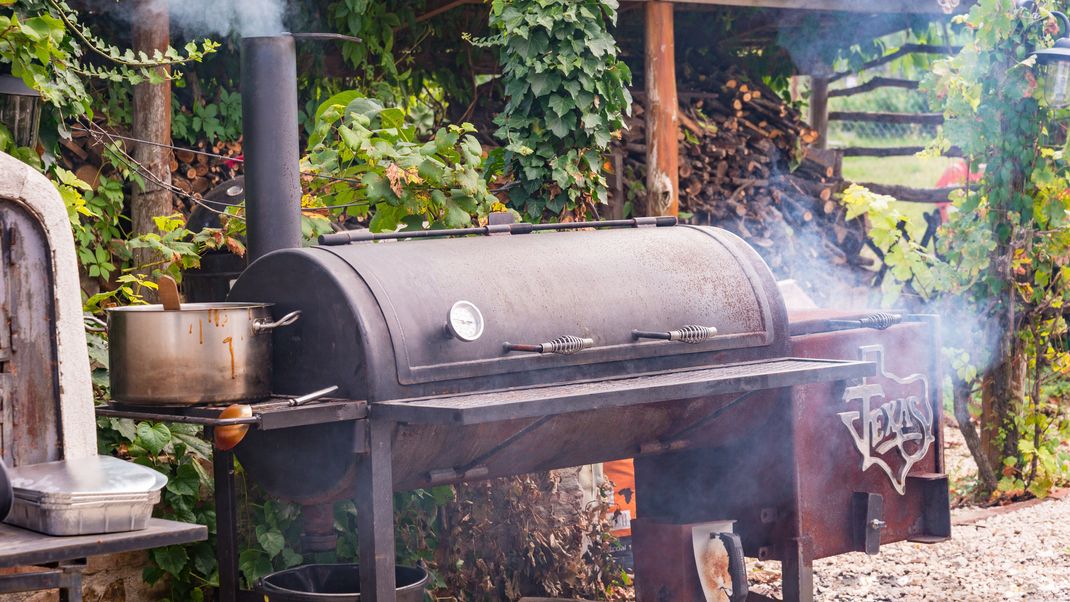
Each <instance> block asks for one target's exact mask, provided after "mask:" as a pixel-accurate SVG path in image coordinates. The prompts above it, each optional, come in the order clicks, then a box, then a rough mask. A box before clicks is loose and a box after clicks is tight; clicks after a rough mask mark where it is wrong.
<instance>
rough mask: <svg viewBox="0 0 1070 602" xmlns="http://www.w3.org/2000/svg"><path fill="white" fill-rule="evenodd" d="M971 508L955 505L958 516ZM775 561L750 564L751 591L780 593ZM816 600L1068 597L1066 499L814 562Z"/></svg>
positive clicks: (1069, 519)
mask: <svg viewBox="0 0 1070 602" xmlns="http://www.w3.org/2000/svg"><path fill="white" fill-rule="evenodd" d="M970 512H972V511H970V510H965V511H955V512H954V513H953V515H952V517H953V519H960V518H961V517H962V516H964V515H966V514H968V513H970ZM779 568H780V567H779V564H778V563H768V562H766V563H756V564H755V565H754V566H753V567H751V586H752V589H753V590H754V591H757V592H759V593H763V594H766V595H776V596H778V597H779V593H780V592H779V585H780V584H779V579H780V574H779ZM814 572H815V587H814V591H815V595H816V598H817V599H818V600H822V601H825V600H828V601H837V602H840V601H843V602H846V601H851V602H863V601H865V602H876V601H885V600H888V601H891V600H896V601H899V600H902V601H910V600H941V601H943V600H958V601H962V602H972V601H985V602H989V601H995V600H1030V601H1038V602H1040V601H1045V602H1066V601H1068V600H1070V498H1064V499H1060V500H1049V501H1045V502H1041V503H1039V504H1035V505H1031V506H1029V507H1025V508H1021V509H1015V510H1013V511H1010V512H1006V513H1003V514H998V515H995V516H990V517H989V518H986V519H982V520H980V521H978V522H976V523H974V524H969V525H956V526H954V528H953V529H952V538H951V541H947V542H944V543H940V544H934V545H925V544H915V543H909V542H901V543H897V544H892V545H887V546H883V547H882V548H881V553H880V555H879V556H866V555H865V554H861V553H852V554H846V555H843V556H838V557H835V558H828V559H824V560H819V561H817V562H815V563H814Z"/></svg>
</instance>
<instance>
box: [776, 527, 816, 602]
mask: <svg viewBox="0 0 1070 602" xmlns="http://www.w3.org/2000/svg"><path fill="white" fill-rule="evenodd" d="M784 552H785V553H784V561H783V562H782V563H781V568H782V570H783V576H782V577H781V583H782V584H783V589H784V602H813V601H814V543H813V541H811V540H810V538H809V537H806V536H803V537H799V538H798V539H792V540H790V541H789V542H788V544H787V546H786V548H785V550H784Z"/></svg>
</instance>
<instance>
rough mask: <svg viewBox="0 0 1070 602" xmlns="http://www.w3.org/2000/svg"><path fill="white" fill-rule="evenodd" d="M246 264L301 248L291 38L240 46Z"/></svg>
mask: <svg viewBox="0 0 1070 602" xmlns="http://www.w3.org/2000/svg"><path fill="white" fill-rule="evenodd" d="M241 77H242V83H241V85H242V120H243V124H244V126H243V127H244V134H245V143H244V151H245V188H246V194H245V198H246V202H245V217H246V235H247V236H248V248H249V261H250V262H253V261H255V260H256V259H258V258H260V257H262V256H264V255H266V254H268V253H270V252H272V251H277V250H279V249H290V248H295V247H300V246H301V180H300V168H299V162H300V156H299V151H300V149H299V147H300V139H299V137H298V122H297V119H298V118H297V54H296V51H295V50H294V36H292V35H290V34H282V35H275V36H262V37H261V36H258V37H246V38H242V41H241Z"/></svg>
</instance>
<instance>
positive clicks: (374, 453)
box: [229, 219, 946, 601]
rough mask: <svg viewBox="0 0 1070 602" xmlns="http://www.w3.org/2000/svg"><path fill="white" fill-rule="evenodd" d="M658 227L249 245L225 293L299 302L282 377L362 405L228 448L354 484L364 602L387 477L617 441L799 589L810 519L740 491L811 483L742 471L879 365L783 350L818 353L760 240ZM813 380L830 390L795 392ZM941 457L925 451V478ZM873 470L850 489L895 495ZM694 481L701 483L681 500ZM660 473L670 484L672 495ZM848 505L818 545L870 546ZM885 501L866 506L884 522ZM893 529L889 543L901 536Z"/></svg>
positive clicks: (546, 465) (389, 541)
mask: <svg viewBox="0 0 1070 602" xmlns="http://www.w3.org/2000/svg"><path fill="white" fill-rule="evenodd" d="M658 223H660V224H663V225H667V224H668V223H671V222H668V223H667V222H666V221H665V220H661V221H660V222H659V221H655V220H649V219H648V220H639V221H638V222H636V225H645V226H648V227H637V228H624V229H602V230H597V231H580V232H548V233H525V234H512V235H509V234H508V233H509V232H510V231H512V232H527V231H529V230H530V226H526V225H507V226H499V227H496V228H491V230H495V231H497V232H500V233H502V234H503V235H501V236H475V237H465V238H435V239H431V240H416V241H389V242H361V243H355V244H340V245H332V246H327V245H323V246H319V247H315V248H311V249H299V250H284V251H278V252H275V253H271V254H269V255H267V256H265V257H263V258H262V259H260V260H258V261H256V262H255V263H253V265H251V266H250V267H249V268H248V270H247V271H246V272H245V273H244V274H243V275H242V276H241V278H239V280H238V281H237V283H236V284H235V286H234V289H233V291H232V293H231V295H230V297H229V298H230V300H242V301H262V302H273V303H275V304H277V306H276V308H275V309H276V312H281V313H285V312H289V311H293V310H301V311H302V312H303V319H302V320H301V321H300V322H299V323H298V324H297V325H296V327H294V328H292V329H290V330H289V331H288V332H278V333H277V334H276V335H275V336H276V340H275V344H274V349H275V358H274V366H275V385H274V390H275V392H276V393H277V394H284V395H285V394H301V393H304V392H307V391H310V390H314V389H318V388H322V387H327V386H331V385H338V386H340V387H341V389H340V392H339V395H340V396H344V397H347V398H349V399H366V400H368V402H369V410H368V417H367V419H361V420H356V421H350V422H337V423H331V424H325V425H309V426H300V427H295V428H292V429H286V431H285V434H286V436H285V437H276V436H273V435H272V434H271V433H269V432H267V431H264V432H261V431H257V430H253V431H251V432H250V433H249V435H248V437H247V438H246V440H245V441H244V442H243V443H242V444H241V445H239V446H238V448H237V450H236V452H237V454H238V456H239V458H240V459H241V461H242V464H243V466H244V467H245V468H246V470H247V471H248V473H249V474H250V476H252V477H253V478H254V479H256V480H257V481H259V482H260V483H261V484H262V485H263V486H264V487H265V488H266V489H267V490H268V491H269V492H271V493H273V494H275V495H278V496H280V497H283V498H287V499H291V500H295V501H298V502H302V503H305V504H317V503H324V502H328V501H330V500H333V499H338V498H341V497H355V498H356V500H357V503H358V508H359V511H358V517H359V521H360V522H359V528H360V530H361V532H360V542H361V562H362V578H363V583H362V592H363V595H364V596H368V597H369V598H364V599H373V600H379V601H382V600H392V599H393V592H394V585H393V557H394V542H393V524H392V493H393V491H394V490H404V489H410V488H415V487H422V486H428V485H437V484H443V483H453V482H459V481H464V480H477V479H483V478H490V477H496V476H503V475H511V474H520V473H526V472H532V471H539V470H546V469H551V468H560V467H568V466H576V465H581V464H586V463H592V462H601V461H606V460H612V459H619V458H625V457H642V458H644V459H643V460H641V462H640V463H639V466H638V467H637V470H638V475H637V476H638V479H639V483H640V486H639V491H640V493H639V497H638V502H639V504H640V507H639V512H640V515H641V516H655V515H658V516H664V517H665V518H667V519H670V520H677V521H679V520H684V521H689V520H692V519H695V518H698V517H701V518H702V520H710V519H739V520H742V521H744V522H743V523H741V531H742V533H743V534H744V545H745V548H746V549H747V551H748V552H749V553H752V554H754V555H758V554H759V553H762V554H764V555H766V556H768V557H773V558H782V559H784V560H785V561H786V562H787V565H786V567H788V568H789V570H788V572H787V573H786V576H787V577H788V578H789V579H794V580H795V584H794V585H790V586H788V587H787V588H786V592H788V596H789V597H791V598H797V599H806V598H808V597H809V596H810V595H811V594H810V591H809V589H808V588H809V585H808V581H807V579H806V575H805V573H806V570H805V568H806V566H808V558H807V557H804V556H805V555H803V556H800V555H796V556H795V557H794V558H795V559H796V560H798V561H799V562H798V563H796V564H798V566H799V567H800V568H799V570H796V571H794V573H793V572H792V570H791V569H790V565H791V563H792V562H794V561H793V559H792V557H790V556H791V555H790V554H788V552H789V551H790V550H792V549H794V548H792V547H791V545H795V544H792V543H791V542H789V539H791V538H794V539H795V540H797V539H799V537H802V536H805V535H813V536H815V537H816V536H817V534H809V533H802V532H801V531H803V530H806V529H808V528H809V523H807V522H805V521H804V520H802V519H801V518H800V514H799V513H800V509H799V507H798V506H793V505H790V504H781V505H780V506H779V507H778V509H777V510H776V511H775V512H774V513H773V514H772V515H769V514H768V512H761V511H760V510H761V509H762V508H764V507H765V506H764V505H765V504H767V503H772V502H774V501H777V500H772V501H768V500H766V499H765V498H764V497H762V496H761V495H759V494H758V493H754V494H753V495H750V494H740V493H739V492H740V491H758V490H761V489H762V487H761V486H757V487H756V486H755V485H764V484H766V483H768V482H769V481H770V480H774V481H777V483H778V486H777V487H776V488H773V489H775V491H776V495H777V496H778V499H780V498H781V497H784V499H787V498H792V497H793V498H796V499H798V498H800V496H815V497H817V498H818V499H823V497H821V496H823V491H822V488H821V487H807V486H805V485H804V484H803V483H801V481H800V479H799V478H796V476H797V474H798V473H797V472H792V471H788V472H783V471H781V472H776V471H771V472H768V473H764V474H763V473H761V472H753V471H752V469H753V468H756V467H764V466H770V467H777V466H784V465H789V466H792V467H795V466H797V463H798V462H801V460H802V459H803V458H804V457H805V456H806V455H807V454H808V453H810V452H808V450H807V449H806V447H805V446H806V445H808V443H804V442H802V441H800V440H799V438H798V437H797V436H796V434H797V433H796V432H793V431H791V428H792V425H793V424H795V423H796V421H797V417H796V414H797V412H796V411H795V409H794V408H795V407H796V404H795V402H794V400H795V399H796V398H797V397H798V395H800V393H799V391H800V390H801V391H807V392H808V393H806V394H805V395H807V396H808V397H806V399H809V401H808V402H807V404H806V405H807V406H808V407H810V408H812V409H821V408H824V407H835V408H837V409H842V407H843V404H844V400H843V394H842V392H843V391H844V388H845V386H847V385H848V384H854V385H858V384H860V383H861V379H862V378H864V377H873V376H876V374H877V365H876V363H875V362H873V361H870V359H871V358H859V357H858V356H857V354H842V353H841V354H840V356H841V358H840V359H823V358H821V357H820V356H821V353H820V344H817V346H816V347H813V346H812V347H809V348H807V347H806V346H805V345H802V346H800V347H799V349H797V350H795V353H797V354H798V355H809V356H811V357H809V358H801V357H792V354H793V349H792V346H793V344H795V343H794V342H793V340H792V339H791V338H790V337H789V324H788V317H787V312H786V310H785V306H784V302H783V300H782V298H781V295H780V293H779V291H778V289H777V287H776V283H775V282H774V280H773V277H772V275H771V274H770V272H769V270H768V268H767V267H766V266H765V264H764V263H763V262H762V261H761V259H760V258H759V257H758V255H757V254H756V253H755V252H754V251H753V250H752V249H751V248H750V247H748V246H747V245H746V244H745V243H744V242H743V241H742V240H740V239H739V238H737V237H735V236H734V235H732V234H730V233H728V232H725V231H723V230H718V229H715V228H704V227H693V226H674V227H655V224H658ZM573 227H574V226H573ZM358 236H359V235H358ZM343 238H344V237H343ZM343 242H344V241H343ZM281 313H280V314H279V315H281ZM814 383H821V384H820V385H819V386H820V387H821V388H815V389H810V388H806V389H800V388H799V386H800V385H809V384H814ZM792 387H795V391H796V393H795V395H793V394H792V391H793V389H792ZM934 400H935V397H929V398H928V400H927V403H929V404H930V410H931V412H933V413H935V412H937V411H938V405H937V404H936V403H935V401H934ZM938 424H939V423H938V422H934V423H932V424H931V425H930V426H931V428H930V431H934V430H935V429H936V428H937V427H938ZM823 426H827V427H828V428H833V427H834V426H835V425H823ZM840 428H841V429H843V428H845V427H844V425H843V424H841V425H840ZM785 429H787V430H785ZM688 450H693V451H688ZM857 453H858V452H857V451H854V449H853V448H851V447H848V448H845V449H839V450H836V451H835V453H830V454H827V455H826V454H824V453H823V452H822V454H821V455H819V456H816V461H817V462H819V463H820V464H822V465H823V466H824V467H826V468H829V469H836V470H839V471H841V472H843V473H852V472H860V471H859V470H858V466H859V458H858V457H857V456H855V455H853V454H857ZM934 453H935V452H932V451H930V450H929V449H928V448H927V449H926V450H925V454H924V455H926V457H930V456H932V455H933V454H934ZM717 458H719V460H716V461H715V460H714V459H717ZM711 462H720V465H719V466H718V467H717V468H718V470H722V471H727V472H731V471H732V467H733V466H736V467H738V468H740V469H741V470H737V471H736V474H735V475H734V477H732V478H729V479H728V480H723V481H718V480H717V479H714V478H712V477H711V478H705V477H701V478H695V476H696V472H695V471H696V470H698V471H703V470H707V469H708V468H710V467H711V466H712V465H711V464H710V463H711ZM937 468H938V467H937V466H935V465H932V462H930V463H929V465H927V467H926V472H927V473H931V472H935V471H936V470H937ZM770 470H772V469H770ZM867 476H869V475H867ZM658 479H662V481H661V482H658ZM666 480H668V481H671V487H670V486H669V485H670V483H669V482H666ZM871 481H872V482H868V481H867V482H862V483H861V485H860V486H872V487H871V489H865V488H862V489H859V490H858V491H857V493H859V494H866V493H870V492H872V493H876V494H877V495H883V496H884V498H885V501H886V502H887V506H888V507H889V508H893V507H896V506H895V502H896V500H893V499H888V498H889V496H888V495H887V491H886V489H887V487H885V488H881V487H882V484H881V482H880V481H879V480H878V479H872V480H871ZM684 482H690V483H692V484H694V488H693V489H687V490H686V491H687V493H686V494H684V493H682V492H683V491H685V489H682V488H681V487H680V485H681V484H682V483H684ZM937 482H938V483H939V481H938V480H937ZM725 484H728V485H730V486H731V487H735V488H737V492H736V493H733V492H732V491H728V490H725V489H724V485H725ZM944 487H945V490H944V491H945V493H944V495H945V497H946V482H944ZM662 488H665V489H662ZM658 489H662V490H663V491H676V492H677V495H676V497H677V498H678V499H676V500H675V501H674V502H672V503H671V504H670V502H668V501H666V500H665V499H661V498H659V494H658V492H657V490H658ZM851 493H852V497H851V499H852V500H853V499H854V497H853V494H854V493H855V492H854V491H852V492H851ZM666 499H667V498H666ZM718 499H720V500H722V501H719V502H718V501H716V500H718ZM911 499H913V498H911ZM711 500H714V501H713V502H711ZM810 503H811V505H813V504H814V503H816V501H811V502H810ZM836 503H839V501H838V500H837V501H836ZM850 503H852V504H854V503H856V502H853V501H852V502H850ZM859 503H860V502H859ZM869 504H870V506H873V505H875V504H877V502H875V501H874V502H870V503H869ZM670 506H671V507H670ZM852 508H853V506H852ZM867 509H869V507H867ZM726 512H728V513H729V514H726ZM754 512H758V514H759V515H760V516H758V519H757V520H758V521H759V524H762V525H771V526H769V527H768V528H765V531H764V532H767V533H765V534H764V535H763V534H762V533H757V532H755V531H754V530H753V529H752V528H751V526H749V523H747V522H746V521H747V520H748V519H750V518H751V515H752V514H753V513H754ZM846 512H847V514H848V515H849V516H848V515H844V514H843V513H839V514H834V516H838V517H841V518H843V520H842V521H837V522H835V524H831V525H830V524H824V523H822V524H821V525H820V526H821V528H822V529H833V530H835V532H836V533H838V534H841V535H842V534H846V535H843V537H841V538H840V539H843V540H844V541H846V539H844V538H849V539H850V542H851V543H850V544H848V545H846V546H844V545H840V546H839V547H837V548H835V549H832V548H829V549H826V548H821V553H829V550H832V551H831V552H830V553H839V552H841V551H846V550H847V549H863V548H864V546H865V544H866V540H865V538H864V537H863V538H862V539H861V540H857V541H861V542H862V543H861V544H858V545H856V544H855V543H853V542H855V541H856V539H855V533H854V532H855V529H856V527H857V526H858V525H859V524H862V523H860V522H859V521H858V520H855V518H854V515H853V514H852V513H853V512H854V510H853V509H852V510H848V511H846ZM875 512H876V511H875V510H873V511H872V512H870V514H871V515H872V516H868V518H867V517H863V519H862V521H863V522H865V520H869V521H870V523H869V524H871V525H877V523H872V520H873V519H875V518H876V516H877V514H875ZM885 512H888V509H887V508H886V509H885ZM895 512H899V511H898V510H895ZM905 512H906V513H908V514H910V513H920V510H918V509H917V508H915V505H910V506H909V507H907V508H906V510H905ZM893 513H894V512H893ZM715 515H716V516H715ZM897 516H898V515H897ZM918 516H921V515H920V514H918ZM876 520H880V519H879V518H877V519H876ZM919 520H920V519H919ZM877 526H879V525H877ZM897 527H898V526H897V525H896V524H890V527H889V529H887V530H885V534H884V535H885V536H884V541H890V540H894V539H897V538H898V539H901V538H903V537H905V536H906V533H905V532H903V533H901V532H900V531H899V530H898V528H897ZM874 528H875V529H876V532H877V533H878V534H879V533H880V532H881V529H879V528H876V527H874ZM788 536H791V537H788ZM795 543H797V542H795ZM637 544H638V542H637ZM789 544H790V545H789ZM763 547H764V548H765V549H764V551H763V550H761V549H759V548H763ZM795 547H797V545H796V546H795ZM843 548H845V549H843ZM636 553H637V556H638V555H640V554H641V552H640V550H638V549H637V551H636ZM812 556H813V554H810V557H812ZM639 571H640V572H639V575H638V576H637V580H640V581H641V580H642V579H644V570H643V568H642V567H639ZM795 573H800V574H801V576H796V575H795ZM653 578H654V576H653V574H651V577H650V579H653ZM373 594H374V595H375V597H372V596H373ZM675 599H680V600H687V599H689V598H686V597H679V598H675Z"/></svg>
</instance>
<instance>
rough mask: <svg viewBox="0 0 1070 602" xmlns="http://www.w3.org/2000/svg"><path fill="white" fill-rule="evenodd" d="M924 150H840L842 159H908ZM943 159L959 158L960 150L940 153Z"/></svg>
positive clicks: (855, 147) (908, 147) (864, 148)
mask: <svg viewBox="0 0 1070 602" xmlns="http://www.w3.org/2000/svg"><path fill="white" fill-rule="evenodd" d="M923 150H925V147H924V146H881V147H872V146H853V147H849V148H843V149H840V152H842V153H843V156H844V157H910V156H913V155H916V154H918V153H920V152H922V151H923ZM942 155H943V156H945V157H961V156H962V150H961V149H959V148H958V147H957V146H952V147H951V148H949V149H947V150H946V151H944V152H943V153H942Z"/></svg>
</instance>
